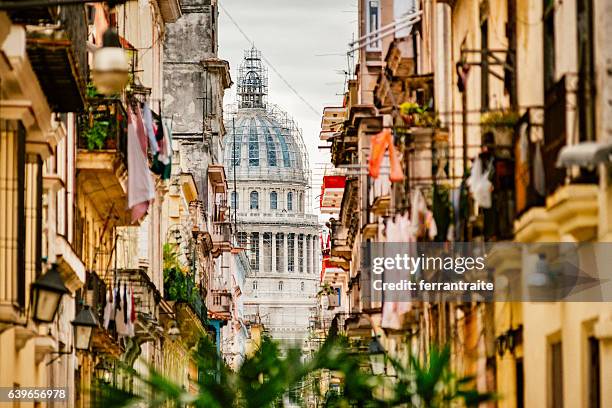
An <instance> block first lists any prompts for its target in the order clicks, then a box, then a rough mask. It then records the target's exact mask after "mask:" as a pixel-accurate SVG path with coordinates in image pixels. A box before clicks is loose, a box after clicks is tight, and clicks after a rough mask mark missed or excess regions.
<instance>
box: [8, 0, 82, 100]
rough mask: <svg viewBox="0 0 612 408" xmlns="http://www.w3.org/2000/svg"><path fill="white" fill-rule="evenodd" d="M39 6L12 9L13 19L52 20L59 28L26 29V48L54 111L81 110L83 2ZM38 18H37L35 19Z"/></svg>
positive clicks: (36, 22)
mask: <svg viewBox="0 0 612 408" xmlns="http://www.w3.org/2000/svg"><path fill="white" fill-rule="evenodd" d="M57 10H58V8H57V7H48V8H45V7H41V8H37V9H34V10H32V11H31V10H27V11H18V12H15V15H14V16H12V18H14V20H13V21H14V22H23V23H26V24H32V25H36V24H40V23H41V22H49V23H54V22H55V21H61V22H62V23H61V25H60V27H59V28H57V29H54V30H52V31H51V33H50V34H49V33H48V32H47V31H41V30H36V29H35V30H31V31H29V32H28V38H27V51H28V57H29V59H30V62H31V63H32V68H33V69H34V71H35V72H36V75H37V77H38V81H39V82H40V86H41V88H42V90H43V92H44V93H45V95H46V97H47V101H48V102H49V105H50V106H51V108H52V109H53V110H54V111H57V112H80V111H82V110H83V107H84V103H85V82H86V78H87V48H86V44H87V32H88V30H87V17H86V14H85V8H84V7H83V5H68V6H62V7H60V8H59V12H58V11H57ZM36 19H37V20H36Z"/></svg>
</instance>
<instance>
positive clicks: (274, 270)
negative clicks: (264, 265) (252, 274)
mask: <svg viewBox="0 0 612 408" xmlns="http://www.w3.org/2000/svg"><path fill="white" fill-rule="evenodd" d="M270 234H271V235H272V239H271V241H272V272H276V232H271V233H270Z"/></svg>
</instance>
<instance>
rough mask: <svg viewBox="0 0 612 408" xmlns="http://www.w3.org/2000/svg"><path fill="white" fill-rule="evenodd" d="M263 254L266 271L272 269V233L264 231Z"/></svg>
mask: <svg viewBox="0 0 612 408" xmlns="http://www.w3.org/2000/svg"><path fill="white" fill-rule="evenodd" d="M262 256H263V262H264V266H263V267H264V271H265V272H268V271H271V270H272V233H270V232H264V234H263V248H262Z"/></svg>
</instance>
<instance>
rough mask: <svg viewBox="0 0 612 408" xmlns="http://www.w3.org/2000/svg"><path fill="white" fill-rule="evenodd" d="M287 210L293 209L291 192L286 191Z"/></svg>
mask: <svg viewBox="0 0 612 408" xmlns="http://www.w3.org/2000/svg"><path fill="white" fill-rule="evenodd" d="M287 211H293V193H292V192H291V191H290V192H288V193H287Z"/></svg>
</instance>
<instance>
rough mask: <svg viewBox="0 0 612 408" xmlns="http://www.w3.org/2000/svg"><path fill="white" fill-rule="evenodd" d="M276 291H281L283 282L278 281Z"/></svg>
mask: <svg viewBox="0 0 612 408" xmlns="http://www.w3.org/2000/svg"><path fill="white" fill-rule="evenodd" d="M278 290H280V291H282V290H283V281H278Z"/></svg>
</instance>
